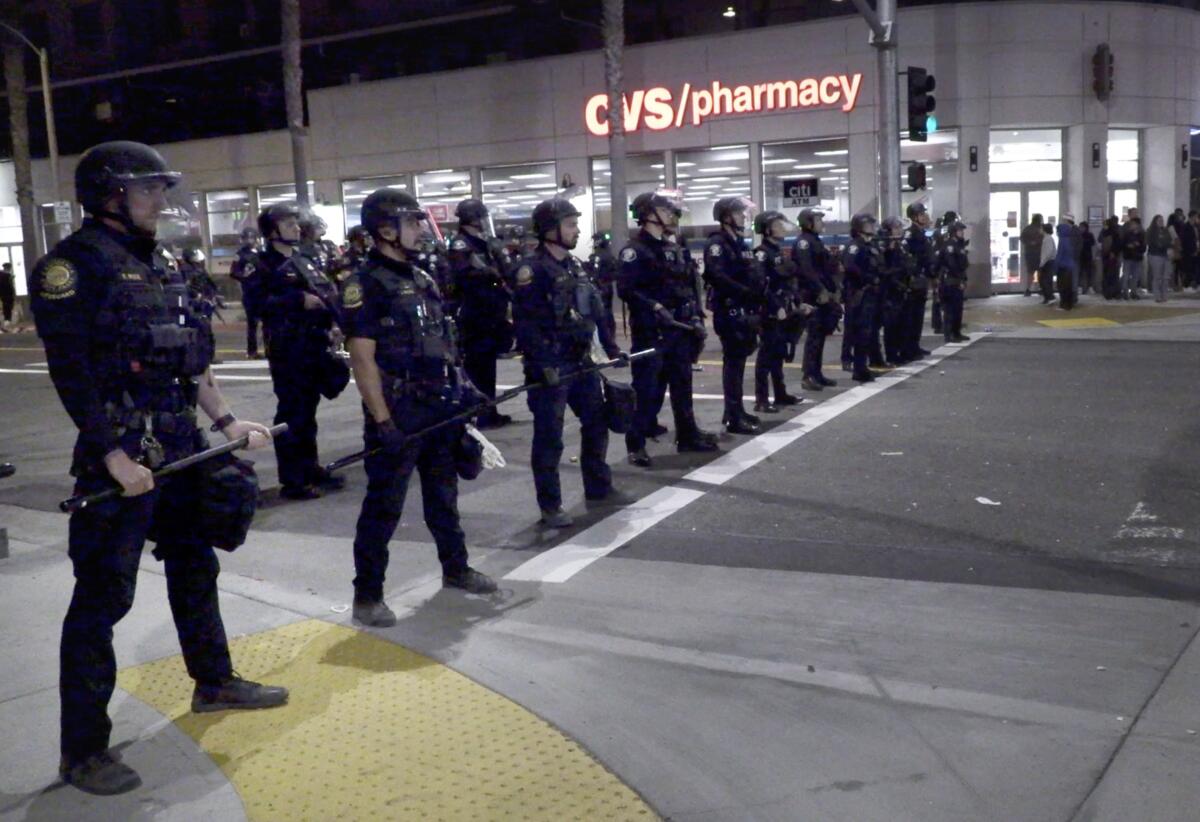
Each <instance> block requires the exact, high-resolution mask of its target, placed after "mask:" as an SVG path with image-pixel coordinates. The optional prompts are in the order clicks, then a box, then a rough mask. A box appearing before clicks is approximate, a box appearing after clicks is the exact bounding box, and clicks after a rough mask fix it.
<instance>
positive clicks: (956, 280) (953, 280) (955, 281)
mask: <svg viewBox="0 0 1200 822" xmlns="http://www.w3.org/2000/svg"><path fill="white" fill-rule="evenodd" d="M942 282H943V283H944V284H945V285H963V284H965V283H966V282H967V278H966V277H964V276H962V275H961V274H944V275H942Z"/></svg>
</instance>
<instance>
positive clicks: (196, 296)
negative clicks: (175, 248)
mask: <svg viewBox="0 0 1200 822" xmlns="http://www.w3.org/2000/svg"><path fill="white" fill-rule="evenodd" d="M204 263H205V259H204V252H203V251H201V250H200V249H198V248H196V247H195V246H188V247H187V248H185V249H184V250H183V254H182V259H181V260H180V264H179V271H180V273H181V274H183V276H184V279H185V280H186V281H187V286H188V294H189V295H190V296H191V298H192V300H193V302H195V303H196V305H197V306H198V307H199V309H200V311H201V313H203V314H204V319H206V320H209V321H211V320H212V317H213V314H214V313H215V312H216V310H217V308H218V307H220V305H221V296H220V289H218V288H217V283H216V281H215V280H213V278H212V276H211V275H210V274H209V273H208V269H207V268H206V267H205V265H204Z"/></svg>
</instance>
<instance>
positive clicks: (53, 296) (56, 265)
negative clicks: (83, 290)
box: [41, 258, 79, 300]
mask: <svg viewBox="0 0 1200 822" xmlns="http://www.w3.org/2000/svg"><path fill="white" fill-rule="evenodd" d="M78 285H79V274H78V272H77V271H76V270H75V266H74V265H72V264H71V263H70V261H68V260H64V259H61V258H55V259H53V260H50V261H49V262H48V263H46V267H45V268H44V269H42V282H41V295H42V297H44V298H45V299H47V300H65V299H66V298H68V297H74V296H75V290H76V288H77V287H78Z"/></svg>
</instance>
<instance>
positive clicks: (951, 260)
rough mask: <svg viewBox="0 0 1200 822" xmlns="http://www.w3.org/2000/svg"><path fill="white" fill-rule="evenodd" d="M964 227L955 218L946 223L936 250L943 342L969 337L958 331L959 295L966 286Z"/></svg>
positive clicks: (960, 323)
mask: <svg viewBox="0 0 1200 822" xmlns="http://www.w3.org/2000/svg"><path fill="white" fill-rule="evenodd" d="M966 230H967V227H966V225H964V224H963V223H962V221H961V220H958V219H956V220H955V221H954V222H953V223H951V224H950V225H949V226H948V227H947V233H946V239H945V240H944V241H943V243H942V248H941V251H940V252H939V253H938V263H937V265H938V274H939V275H940V280H941V283H940V285H939V293H940V294H941V298H942V313H943V323H944V325H943V326H942V334H943V337H944V339H945V340H946V342H955V343H961V342H967V341H968V340H970V339H971V338H970V337H968V336H966V335H965V334H963V333H962V321H963V298H964V296H965V292H966V290H967V267H968V266H969V265H970V263H969V261H968V259H967V239H966V237H965V236H964V233H965V232H966Z"/></svg>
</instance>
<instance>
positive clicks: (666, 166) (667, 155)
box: [663, 149, 678, 188]
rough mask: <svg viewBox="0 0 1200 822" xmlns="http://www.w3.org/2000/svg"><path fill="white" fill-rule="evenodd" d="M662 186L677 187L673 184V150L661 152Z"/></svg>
mask: <svg viewBox="0 0 1200 822" xmlns="http://www.w3.org/2000/svg"><path fill="white" fill-rule="evenodd" d="M663 188H678V186H677V185H676V184H675V151H674V150H673V149H667V150H666V151H664V152H663Z"/></svg>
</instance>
